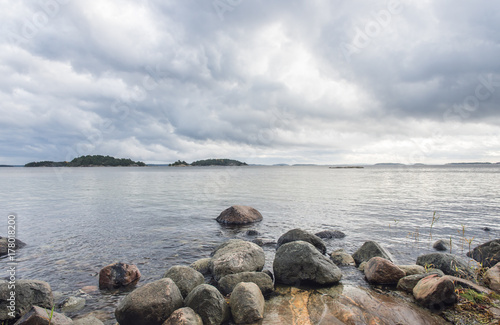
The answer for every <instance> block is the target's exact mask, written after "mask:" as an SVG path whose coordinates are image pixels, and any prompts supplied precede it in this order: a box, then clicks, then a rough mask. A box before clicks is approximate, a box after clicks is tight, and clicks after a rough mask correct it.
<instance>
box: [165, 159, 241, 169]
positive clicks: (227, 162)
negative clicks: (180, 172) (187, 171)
mask: <svg viewBox="0 0 500 325" xmlns="http://www.w3.org/2000/svg"><path fill="white" fill-rule="evenodd" d="M169 166H171V167H186V166H248V165H247V163H245V162H241V161H238V160H233V159H205V160H197V161H194V162H192V163H191V164H188V163H187V162H185V161H181V160H177V161H176V162H174V163H172V164H169Z"/></svg>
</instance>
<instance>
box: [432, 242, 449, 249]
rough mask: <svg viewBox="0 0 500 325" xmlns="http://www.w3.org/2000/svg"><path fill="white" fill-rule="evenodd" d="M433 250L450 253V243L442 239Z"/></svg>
mask: <svg viewBox="0 0 500 325" xmlns="http://www.w3.org/2000/svg"><path fill="white" fill-rule="evenodd" d="M432 248H434V249H435V250H437V251H442V252H444V251H449V250H450V243H449V242H447V241H444V240H442V239H440V240H437V241H436V242H435V243H434V244H433V245H432Z"/></svg>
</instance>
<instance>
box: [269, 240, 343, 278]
mask: <svg viewBox="0 0 500 325" xmlns="http://www.w3.org/2000/svg"><path fill="white" fill-rule="evenodd" d="M273 269H274V277H275V279H276V282H278V283H284V284H291V285H300V284H301V282H305V283H312V284H319V285H330V284H335V283H338V282H339V281H340V279H341V278H342V272H341V271H340V269H339V268H338V267H337V266H336V265H335V264H334V263H333V262H332V261H331V260H330V259H328V258H327V257H325V256H324V255H322V254H321V253H320V252H319V251H318V250H317V249H316V248H315V247H314V246H313V245H311V244H310V243H307V242H304V241H293V242H290V243H286V244H284V245H282V246H281V247H280V248H278V251H277V252H276V255H275V258H274V263H273Z"/></svg>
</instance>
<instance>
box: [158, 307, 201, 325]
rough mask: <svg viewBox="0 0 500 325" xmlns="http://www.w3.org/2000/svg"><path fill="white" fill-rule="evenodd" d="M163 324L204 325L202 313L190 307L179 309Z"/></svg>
mask: <svg viewBox="0 0 500 325" xmlns="http://www.w3.org/2000/svg"><path fill="white" fill-rule="evenodd" d="M163 325H203V321H202V320H201V317H200V315H198V314H197V313H195V312H194V310H193V309H191V308H189V307H184V308H181V309H177V310H176V311H174V312H173V313H172V315H170V317H169V318H168V319H167V320H166V321H165V323H163Z"/></svg>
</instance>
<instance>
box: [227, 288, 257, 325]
mask: <svg viewBox="0 0 500 325" xmlns="http://www.w3.org/2000/svg"><path fill="white" fill-rule="evenodd" d="M264 304H265V302H264V296H263V295H262V292H261V291H260V289H259V287H258V286H257V285H256V284H255V283H253V282H241V283H238V285H237V286H236V287H235V288H234V290H233V293H232V294H231V298H230V299H229V305H230V306H231V313H232V315H233V319H234V321H235V323H236V324H248V323H255V322H258V321H259V320H261V319H262V318H264Z"/></svg>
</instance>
